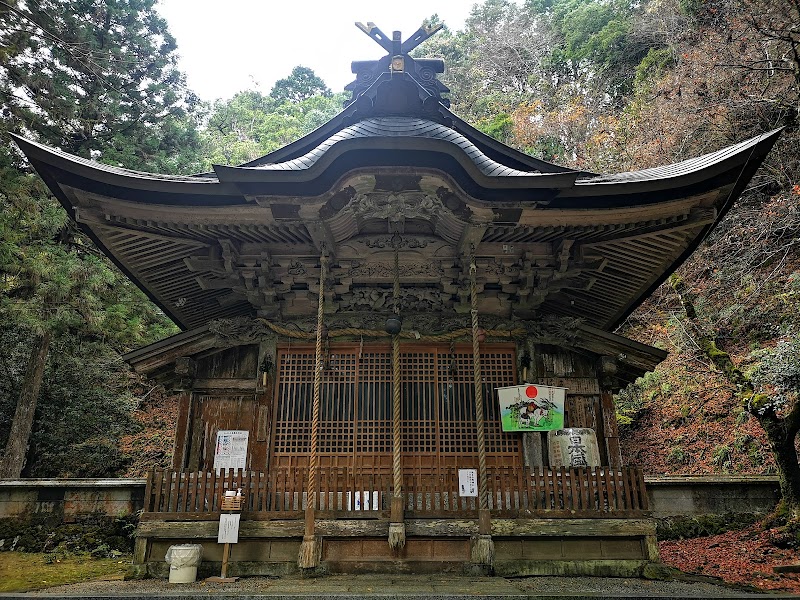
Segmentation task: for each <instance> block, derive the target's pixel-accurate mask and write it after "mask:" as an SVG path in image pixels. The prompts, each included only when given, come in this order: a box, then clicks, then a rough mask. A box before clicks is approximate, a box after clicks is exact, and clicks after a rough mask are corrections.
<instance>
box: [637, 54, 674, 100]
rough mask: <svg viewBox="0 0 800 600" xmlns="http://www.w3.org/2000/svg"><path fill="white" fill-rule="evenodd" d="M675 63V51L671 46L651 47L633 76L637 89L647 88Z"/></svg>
mask: <svg viewBox="0 0 800 600" xmlns="http://www.w3.org/2000/svg"><path fill="white" fill-rule="evenodd" d="M674 63H675V57H674V56H673V51H672V49H670V48H650V50H649V51H648V52H647V55H646V56H645V57H644V58H643V59H642V62H640V63H639V64H638V65H637V66H636V73H635V75H634V78H633V82H634V85H635V87H636V88H637V89H639V90H641V89H646V88H647V87H648V86H649V85H652V84H653V83H655V82H656V81H657V80H658V79H660V78H661V77H662V75H663V74H664V73H665V72H666V71H667V70H668V69H669V68H670V67H671V66H672V65H673V64H674Z"/></svg>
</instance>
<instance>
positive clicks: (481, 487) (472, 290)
mask: <svg viewBox="0 0 800 600" xmlns="http://www.w3.org/2000/svg"><path fill="white" fill-rule="evenodd" d="M476 273H477V267H476V266H475V257H474V256H472V257H470V263H469V295H470V308H471V311H470V314H471V315H472V364H473V369H474V372H475V426H476V427H477V428H478V494H479V498H478V500H479V502H480V508H481V510H488V508H489V493H488V484H487V481H486V436H485V434H484V417H483V377H482V375H481V350H480V342H479V341H478V287H477V284H476V282H475V278H476Z"/></svg>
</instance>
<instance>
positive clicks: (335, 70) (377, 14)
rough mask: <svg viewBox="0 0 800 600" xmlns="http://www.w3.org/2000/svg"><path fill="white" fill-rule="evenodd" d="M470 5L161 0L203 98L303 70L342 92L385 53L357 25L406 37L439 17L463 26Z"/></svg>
mask: <svg viewBox="0 0 800 600" xmlns="http://www.w3.org/2000/svg"><path fill="white" fill-rule="evenodd" d="M473 4H474V2H473V1H472V0H438V1H437V2H431V1H430V0H403V1H402V2H385V1H380V0H338V1H337V0H329V1H324V0H302V1H299V0H294V1H292V0H280V1H278V0H213V1H212V0H160V2H159V4H158V10H159V12H160V13H161V14H162V15H163V16H164V17H165V18H166V19H167V21H168V22H169V29H170V31H171V32H172V35H174V36H175V38H176V39H177V41H178V53H179V54H180V66H181V69H182V71H183V72H184V73H185V74H186V78H187V81H188V84H189V87H190V88H191V89H193V90H194V91H195V92H196V93H197V94H198V95H199V96H200V97H201V98H202V99H203V100H209V101H210V100H215V99H216V98H230V97H231V96H233V95H234V94H235V93H236V92H239V91H242V90H246V89H258V90H260V91H262V92H264V93H269V91H270V90H271V89H272V85H273V84H274V83H275V81H277V80H278V79H282V78H284V77H286V76H287V75H289V73H291V71H292V69H293V68H294V67H295V66H297V65H303V66H305V67H309V68H311V69H313V70H314V72H315V73H316V74H317V75H318V76H320V77H322V79H324V80H325V83H327V84H328V87H330V88H331V90H333V91H334V92H340V91H342V89H343V88H344V86H345V85H346V84H347V83H349V82H350V81H352V80H353V78H354V77H353V75H352V74H351V73H350V62H351V61H353V60H371V59H377V58H380V57H381V56H383V55H384V54H385V52H384V51H383V49H382V48H381V47H380V46H378V44H377V43H375V42H374V41H372V40H371V39H370V38H369V37H367V35H366V34H364V33H363V32H361V31H360V30H358V29H357V28H356V26H355V25H354V23H355V22H356V21H361V22H362V23H367V22H368V21H373V22H374V23H375V24H376V25H377V26H378V27H379V28H380V29H381V30H382V31H383V32H384V33H385V34H386V35H388V36H390V37H391V35H392V31H395V30H399V31H401V32H402V33H403V40H405V39H406V38H407V37H409V36H410V35H411V34H412V33H414V32H415V31H416V30H417V29H418V28H419V26H420V25H421V24H422V21H423V19H425V18H427V17H429V16H431V15H432V14H434V13H436V14H438V15H439V18H440V20H441V21H444V23H445V24H446V25H447V26H448V27H449V28H450V29H453V30H457V29H461V28H462V27H463V25H464V20H465V19H466V17H467V16H468V15H469V12H470V10H471V8H472V5H473Z"/></svg>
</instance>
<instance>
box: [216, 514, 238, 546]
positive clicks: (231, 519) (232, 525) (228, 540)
mask: <svg viewBox="0 0 800 600" xmlns="http://www.w3.org/2000/svg"><path fill="white" fill-rule="evenodd" d="M239 517H241V515H239V514H235V515H225V514H223V515H220V516H219V532H218V533H217V543H218V544H237V543H238V542H239Z"/></svg>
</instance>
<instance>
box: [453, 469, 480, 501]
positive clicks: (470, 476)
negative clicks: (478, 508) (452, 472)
mask: <svg viewBox="0 0 800 600" xmlns="http://www.w3.org/2000/svg"><path fill="white" fill-rule="evenodd" d="M458 495H459V496H467V497H472V498H477V497H478V471H477V469H459V470H458Z"/></svg>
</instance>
